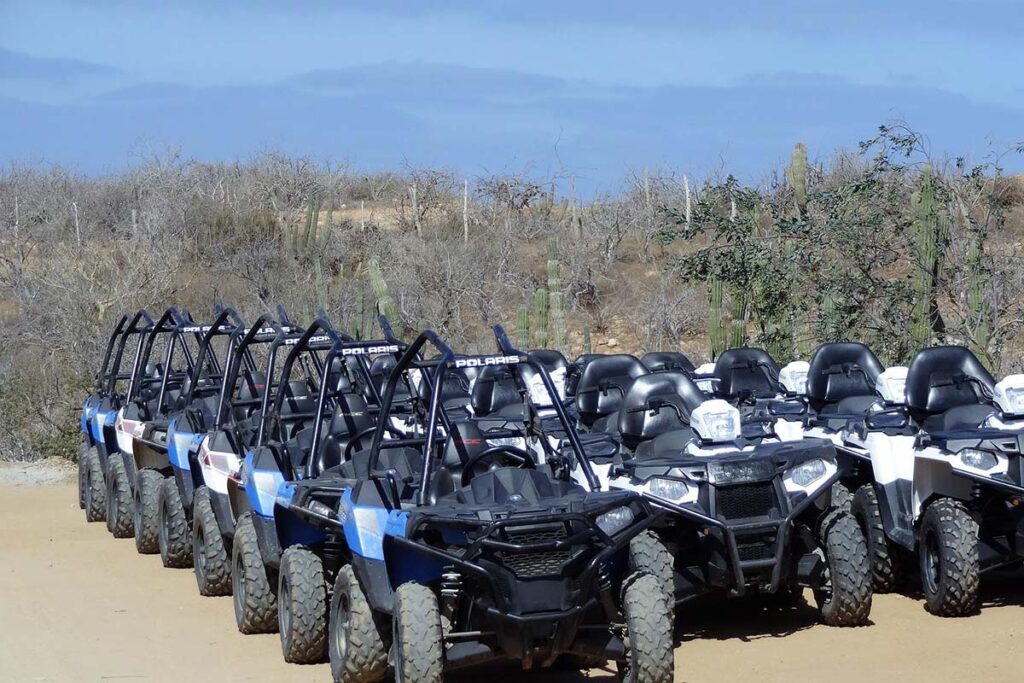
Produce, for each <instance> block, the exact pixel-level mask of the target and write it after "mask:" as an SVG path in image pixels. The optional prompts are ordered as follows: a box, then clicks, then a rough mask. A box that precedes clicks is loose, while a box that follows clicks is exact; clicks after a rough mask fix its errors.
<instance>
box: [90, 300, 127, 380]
mask: <svg viewBox="0 0 1024 683" xmlns="http://www.w3.org/2000/svg"><path fill="white" fill-rule="evenodd" d="M127 323H128V316H127V315H122V316H121V317H120V318H119V319H118V321H117V324H116V325H114V330H113V331H112V332H111V333H110V335H109V336H108V337H107V347H106V349H105V350H104V351H103V361H102V362H101V363H100V368H99V370H98V371H97V372H96V377H95V378H93V391H95V392H96V393H97V394H101V393H102V391H103V381H104V380H105V379H106V377H107V366H108V365H109V364H110V356H111V353H112V352H113V350H114V346H115V345H116V344H117V340H118V338H120V336H121V334H122V332H123V331H124V326H125V325H126V324H127Z"/></svg>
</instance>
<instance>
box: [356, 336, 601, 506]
mask: <svg viewBox="0 0 1024 683" xmlns="http://www.w3.org/2000/svg"><path fill="white" fill-rule="evenodd" d="M494 334H495V338H496V340H497V343H498V350H499V351H500V352H501V354H502V355H499V356H459V357H456V354H455V352H454V351H452V349H451V348H450V347H449V346H448V345H447V344H446V343H445V342H444V341H443V340H442V339H441V338H440V336H438V334H437V333H436V332H434V331H433V330H425V331H423V332H421V333H420V335H419V336H418V337H417V338H416V340H415V341H414V342H412V344H410V345H409V346H408V347H407V348H406V350H405V353H403V354H402V356H401V357H400V358H399V359H398V363H397V364H396V365H395V367H394V368H393V369H392V370H391V374H390V375H389V377H388V381H387V384H386V385H385V389H384V396H383V398H382V401H381V406H380V415H379V417H378V419H377V426H376V429H375V430H374V432H373V440H372V442H371V445H370V462H369V466H368V470H369V472H370V476H371V478H375V477H376V475H375V474H374V473H375V472H376V471H377V467H378V465H379V462H380V451H381V449H383V448H401V447H406V446H410V447H414V446H420V447H421V453H422V455H423V471H422V474H421V477H420V485H419V491H418V494H417V499H418V501H417V503H418V504H422V503H423V501H425V500H427V498H428V493H429V490H430V478H431V473H432V471H433V468H434V466H435V464H438V463H439V462H440V460H439V459H437V458H435V457H433V456H434V450H435V449H434V446H435V443H436V440H437V437H438V430H437V427H438V421H440V422H441V426H442V427H443V429H444V433H445V434H451V433H452V429H451V426H452V422H451V419H450V418H449V417H448V413H447V411H446V410H445V408H444V405H443V402H442V401H441V389H442V387H443V385H444V377H445V374H446V373H447V372H448V371H449V370H454V369H457V368H458V367H460V365H459V364H460V363H461V364H463V365H465V364H466V363H467V361H477V362H479V363H480V365H481V366H486V365H505V366H519V365H526V366H529V367H530V368H532V369H533V370H534V371H535V372H537V373H538V375H539V376H540V377H541V381H542V383H543V384H544V388H545V390H546V391H547V392H548V395H549V397H550V398H551V400H552V408H553V409H554V410H555V412H556V414H557V416H558V419H559V422H560V423H561V426H562V428H563V429H564V430H565V433H566V435H567V436H568V438H569V443H570V445H571V447H572V450H573V453H574V455H575V456H576V460H577V462H578V463H579V465H580V468H581V469H582V470H583V473H584V475H585V476H586V477H587V482H588V483H589V484H590V487H591V490H594V491H597V490H600V488H601V485H600V482H599V481H598V479H597V476H596V475H595V474H594V471H593V468H591V466H590V462H589V461H588V460H587V458H586V455H585V453H584V451H583V446H582V444H581V443H580V440H579V436H578V435H577V434H576V430H575V429H574V428H573V425H572V421H571V420H570V419H569V417H568V415H567V414H566V412H565V408H564V406H562V403H561V401H560V400H559V398H558V391H557V390H556V389H555V386H554V384H553V383H552V381H551V376H550V375H549V374H548V371H547V368H545V367H544V365H543V364H541V363H540V362H539V361H537V360H536V359H534V358H531V357H530V356H529V355H528V354H526V353H523V352H521V351H518V350H516V349H514V348H513V347H512V345H511V342H509V340H508V337H507V335H506V334H505V330H504V329H503V328H502V327H501V326H500V325H495V327H494ZM427 344H430V345H431V346H433V347H434V349H435V350H436V351H437V352H438V355H437V356H436V357H435V358H432V359H429V360H423V359H422V357H421V354H420V351H421V349H422V348H423V347H424V346H425V345H427ZM411 368H415V369H419V370H420V371H421V376H422V378H423V382H424V383H425V385H426V388H427V390H428V391H429V395H430V399H429V404H428V410H427V420H426V425H425V426H424V432H425V436H423V437H417V438H413V439H392V440H389V441H387V442H385V441H384V433H385V431H386V430H387V424H388V421H389V420H388V418H389V417H390V416H391V412H392V408H393V404H394V399H395V389H396V387H397V385H398V380H399V379H400V378H402V377H403V376H404V375H405V373H406V372H407V371H408V370H409V369H411ZM511 374H512V376H513V377H514V378H516V381H517V383H519V385H520V389H521V390H525V389H526V387H525V382H523V380H522V377H521V376H520V373H518V372H514V371H513V372H512V373H511ZM435 460H436V461H437V463H435V462H434V461H435ZM396 503H397V501H396Z"/></svg>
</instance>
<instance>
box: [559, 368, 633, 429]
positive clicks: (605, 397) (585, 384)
mask: <svg viewBox="0 0 1024 683" xmlns="http://www.w3.org/2000/svg"><path fill="white" fill-rule="evenodd" d="M647 374H650V373H649V371H648V370H647V368H645V367H644V364H643V363H641V362H640V361H639V360H638V359H637V358H636V356H630V355H628V354H618V355H614V356H601V357H598V358H595V359H593V360H592V361H590V362H589V363H587V365H586V367H585V368H584V369H583V373H582V374H581V375H580V381H579V384H578V385H577V387H576V408H577V410H578V411H579V414H580V421H581V422H583V424H585V425H588V426H591V425H593V424H594V423H595V422H596V421H597V420H598V419H600V418H602V417H605V416H607V415H611V414H612V413H614V412H615V411H617V410H618V409H619V408H620V407H621V406H622V399H623V398H625V396H626V392H627V391H629V387H630V386H632V384H633V380H635V379H636V378H637V377H642V376H643V375H647Z"/></svg>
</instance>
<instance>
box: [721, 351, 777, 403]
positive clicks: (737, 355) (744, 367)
mask: <svg viewBox="0 0 1024 683" xmlns="http://www.w3.org/2000/svg"><path fill="white" fill-rule="evenodd" d="M778 376H779V364H778V363H776V362H775V359H774V358H772V357H771V356H770V355H769V354H768V352H767V351H765V350H764V349H751V348H740V349H728V350H727V351H723V352H722V355H720V356H719V357H718V360H717V361H715V377H717V378H718V379H719V384H718V388H717V393H718V394H720V395H722V396H727V397H730V398H734V397H737V396H741V395H744V394H746V395H749V396H752V397H754V398H769V397H771V396H775V395H777V394H779V393H782V391H783V387H782V385H781V384H779V380H778V379H777V378H778Z"/></svg>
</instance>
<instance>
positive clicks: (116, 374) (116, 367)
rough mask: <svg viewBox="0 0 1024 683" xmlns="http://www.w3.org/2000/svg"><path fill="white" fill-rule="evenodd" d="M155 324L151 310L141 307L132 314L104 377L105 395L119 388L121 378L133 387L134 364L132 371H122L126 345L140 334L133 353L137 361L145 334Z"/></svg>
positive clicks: (134, 359)
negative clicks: (150, 313)
mask: <svg viewBox="0 0 1024 683" xmlns="http://www.w3.org/2000/svg"><path fill="white" fill-rule="evenodd" d="M153 325H154V321H153V318H152V316H150V315H149V312H148V311H146V309H144V308H140V309H139V310H138V312H136V313H135V315H134V316H132V318H131V320H130V321H129V322H128V325H127V327H125V328H124V329H123V331H122V332H121V338H120V339H119V340H118V342H117V353H116V354H114V358H113V359H112V362H111V364H110V367H109V369H108V373H107V376H106V377H105V378H104V381H105V382H106V387H105V389H104V390H103V392H102V393H103V395H105V396H109V395H111V394H113V393H114V390H115V389H116V388H117V383H118V381H120V380H128V382H129V389H130V388H131V380H132V378H133V377H134V376H135V366H134V365H132V369H131V371H130V372H127V373H123V372H121V363H122V362H123V360H124V350H125V346H126V345H127V343H128V340H129V339H131V338H132V337H134V336H140V339H139V345H138V348H136V349H135V353H134V354H133V356H134V358H133V362H134V361H137V360H138V357H139V350H140V349H141V348H142V341H143V339H144V338H145V336H144V335H146V334H147V333H148V332H149V330H150V329H152V327H153Z"/></svg>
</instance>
